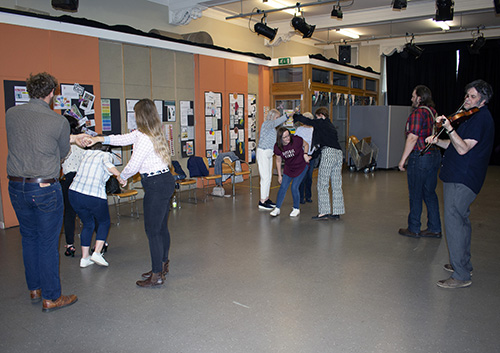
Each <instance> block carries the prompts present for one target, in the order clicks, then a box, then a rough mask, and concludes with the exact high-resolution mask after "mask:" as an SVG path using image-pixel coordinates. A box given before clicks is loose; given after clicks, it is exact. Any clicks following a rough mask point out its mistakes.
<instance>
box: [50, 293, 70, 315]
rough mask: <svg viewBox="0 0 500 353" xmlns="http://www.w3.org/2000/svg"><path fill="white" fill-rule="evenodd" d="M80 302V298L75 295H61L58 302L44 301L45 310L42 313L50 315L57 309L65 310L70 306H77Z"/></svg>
mask: <svg viewBox="0 0 500 353" xmlns="http://www.w3.org/2000/svg"><path fill="white" fill-rule="evenodd" d="M77 301H78V297H77V296H76V295H74V294H71V295H61V296H60V297H59V298H57V299H56V300H49V299H44V300H43V308H42V311H43V312H44V313H48V312H49V311H54V310H57V309H61V308H64V307H66V306H70V305H73V304H75V303H76V302H77Z"/></svg>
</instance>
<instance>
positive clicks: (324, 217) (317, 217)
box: [312, 214, 330, 221]
mask: <svg viewBox="0 0 500 353" xmlns="http://www.w3.org/2000/svg"><path fill="white" fill-rule="evenodd" d="M312 219H314V220H315V221H328V220H329V219H330V217H329V215H327V214H324V215H323V216H320V215H317V216H314V217H313V218H312Z"/></svg>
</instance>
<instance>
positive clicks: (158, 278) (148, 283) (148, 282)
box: [135, 272, 163, 287]
mask: <svg viewBox="0 0 500 353" xmlns="http://www.w3.org/2000/svg"><path fill="white" fill-rule="evenodd" d="M135 284H137V285H138V286H139V287H155V286H161V285H162V284H163V274H162V273H161V272H158V273H155V272H153V273H152V274H151V277H149V278H147V279H145V280H142V281H137V282H135Z"/></svg>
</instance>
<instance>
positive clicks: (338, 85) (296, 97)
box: [271, 58, 380, 155]
mask: <svg viewBox="0 0 500 353" xmlns="http://www.w3.org/2000/svg"><path fill="white" fill-rule="evenodd" d="M298 61H299V60H296V58H292V64H291V65H286V66H274V67H272V68H271V77H272V81H271V105H272V107H271V108H276V109H278V110H280V111H281V112H283V111H292V110H294V109H296V108H299V109H300V111H301V112H311V113H313V114H314V112H315V111H316V109H318V108H320V107H324V108H327V109H328V111H329V112H330V119H332V122H333V124H334V125H335V127H336V129H337V131H338V133H339V142H340V144H341V146H343V147H344V148H343V150H344V155H345V150H346V149H345V146H346V144H347V140H348V136H349V115H350V107H351V106H354V105H377V103H378V95H379V92H380V90H379V82H380V74H377V73H370V72H368V71H364V70H361V69H356V68H351V67H349V66H344V65H339V64H333V63H329V62H325V63H323V62H322V61H319V60H315V59H310V58H307V59H306V60H302V61H303V62H302V63H300V64H299V63H298Z"/></svg>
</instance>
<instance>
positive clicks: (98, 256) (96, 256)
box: [90, 251, 109, 266]
mask: <svg viewBox="0 0 500 353" xmlns="http://www.w3.org/2000/svg"><path fill="white" fill-rule="evenodd" d="M90 260H91V261H94V262H95V263H96V264H98V265H99V266H109V264H108V262H107V261H106V260H104V257H103V256H102V255H101V254H98V253H97V251H94V252H93V253H92V256H91V257H90Z"/></svg>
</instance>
